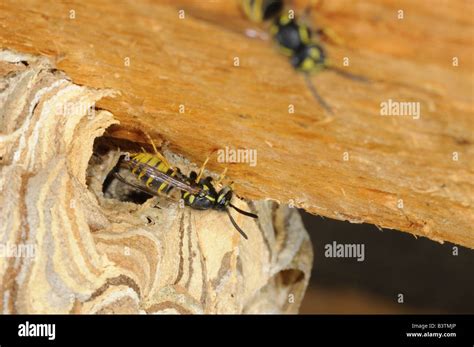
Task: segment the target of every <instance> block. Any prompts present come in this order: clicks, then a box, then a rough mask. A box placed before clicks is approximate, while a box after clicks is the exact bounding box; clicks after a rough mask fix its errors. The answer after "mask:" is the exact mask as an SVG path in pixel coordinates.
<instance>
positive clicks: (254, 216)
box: [229, 204, 258, 218]
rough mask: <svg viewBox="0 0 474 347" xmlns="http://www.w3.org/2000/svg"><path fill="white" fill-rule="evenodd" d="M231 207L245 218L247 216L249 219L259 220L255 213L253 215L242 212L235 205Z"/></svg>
mask: <svg viewBox="0 0 474 347" xmlns="http://www.w3.org/2000/svg"><path fill="white" fill-rule="evenodd" d="M229 206H230V207H232V208H233V209H234V210H236V211H237V212H239V213H240V214H243V215H244V216H247V217H252V218H258V216H257V215H256V214H254V213H251V212H247V211H244V210H241V209H240V208H238V207H237V206H235V205H232V204H229Z"/></svg>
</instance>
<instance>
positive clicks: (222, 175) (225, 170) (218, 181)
mask: <svg viewBox="0 0 474 347" xmlns="http://www.w3.org/2000/svg"><path fill="white" fill-rule="evenodd" d="M226 173H227V168H225V169H224V171H222V173H221V174H220V176H219V178H218V179H217V181H216V182H215V183H216V185H219V184H221V182H222V180H223V179H224V178H225V174H226Z"/></svg>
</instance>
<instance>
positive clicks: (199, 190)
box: [114, 138, 258, 239]
mask: <svg viewBox="0 0 474 347" xmlns="http://www.w3.org/2000/svg"><path fill="white" fill-rule="evenodd" d="M150 140H151V138H150ZM151 143H152V145H153V149H154V152H155V153H154V154H151V153H147V152H145V151H144V152H140V153H130V154H128V155H126V156H123V157H122V158H121V159H120V162H119V166H120V167H124V168H127V169H129V170H131V172H132V174H133V175H134V176H135V178H136V182H129V181H128V180H126V179H125V178H124V177H122V176H121V175H120V174H119V173H118V172H114V176H115V177H116V178H117V179H119V180H120V181H121V182H123V183H125V184H127V185H129V186H132V187H134V188H136V189H138V190H140V191H142V192H145V193H147V194H149V195H153V196H160V195H162V194H165V195H168V194H169V193H170V191H171V190H172V189H173V188H176V189H177V190H179V191H180V192H181V197H182V199H183V201H184V204H185V205H186V206H189V207H190V208H192V209H195V210H210V209H212V210H216V211H225V212H226V213H227V214H228V216H229V219H230V221H231V223H232V225H233V226H234V227H235V229H237V231H238V232H239V233H240V234H241V235H242V236H243V237H244V238H245V239H248V237H247V234H246V233H245V232H244V231H243V230H242V229H241V228H240V227H239V226H238V224H237V223H236V221H235V220H234V218H233V217H232V215H231V213H230V211H229V208H233V209H235V210H236V211H237V212H239V213H241V214H243V215H245V216H248V217H252V218H258V216H257V215H255V214H253V213H250V212H247V211H243V210H241V209H239V208H238V207H236V206H235V205H233V204H232V202H231V200H232V198H233V195H234V192H233V190H232V188H231V187H230V186H224V187H223V188H222V189H220V190H219V191H217V190H216V188H215V186H214V184H213V182H212V177H210V176H208V177H205V178H203V173H204V168H205V165H206V164H207V162H208V160H209V158H208V159H206V161H205V162H204V164H203V165H202V167H201V169H200V170H199V174H196V172H194V171H192V172H191V173H190V175H189V177H188V176H186V175H184V174H183V173H181V171H180V170H179V168H173V167H172V166H171V165H170V164H169V163H168V161H167V160H166V158H165V157H164V156H163V155H161V153H160V152H158V150H157V149H156V147H155V145H154V143H153V141H151ZM223 176H224V174H223V175H221V178H220V179H219V181H218V183H220V181H221V180H222V178H223Z"/></svg>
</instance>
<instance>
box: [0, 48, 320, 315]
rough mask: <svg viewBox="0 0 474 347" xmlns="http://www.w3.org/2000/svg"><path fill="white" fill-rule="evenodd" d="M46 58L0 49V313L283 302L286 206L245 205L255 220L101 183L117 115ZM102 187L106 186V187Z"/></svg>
mask: <svg viewBox="0 0 474 347" xmlns="http://www.w3.org/2000/svg"><path fill="white" fill-rule="evenodd" d="M113 94H114V93H113V92H111V91H108V90H94V89H90V88H86V87H83V86H78V85H75V84H74V83H72V82H71V81H70V80H69V79H68V78H67V76H65V74H63V73H62V72H60V71H58V70H56V69H54V67H53V65H52V64H51V62H50V61H48V60H47V59H45V58H36V57H32V56H27V55H21V54H17V53H13V52H9V51H0V157H1V158H0V160H1V161H0V191H1V194H0V236H1V244H0V251H1V252H2V254H1V257H0V269H1V270H0V271H1V272H0V282H1V284H0V288H1V291H2V300H1V301H0V305H1V308H2V311H3V312H4V313H99V312H100V313H140V312H147V313H264V312H275V313H278V312H288V313H291V312H297V310H298V307H299V304H300V302H301V300H302V297H303V294H304V291H305V289H306V286H307V284H308V280H309V275H310V271H311V265H312V250H311V243H310V240H309V237H308V235H307V233H306V231H305V229H304V227H303V224H302V222H301V219H300V216H299V214H298V211H297V210H295V209H290V208H288V207H284V206H278V205H277V204H276V203H272V202H262V201H260V202H251V203H248V204H247V203H245V202H243V201H241V200H238V199H236V200H237V201H236V202H235V203H236V204H237V205H238V206H239V207H240V208H245V209H250V210H252V211H253V212H255V213H257V214H258V216H259V219H258V220H253V219H251V218H247V217H245V216H242V215H238V214H237V215H235V218H236V220H237V222H238V223H239V225H240V226H241V227H242V229H244V230H245V231H246V232H247V233H248V235H249V240H248V241H246V240H244V239H243V238H242V237H240V235H239V234H238V233H237V232H236V231H235V230H234V229H233V227H232V225H231V224H230V222H229V220H228V218H227V216H226V214H223V213H219V212H217V211H195V210H191V209H189V208H179V206H176V205H175V204H172V203H169V202H164V201H157V199H156V198H153V199H149V200H146V201H145V202H144V203H142V204H138V203H136V201H135V202H133V201H127V200H126V199H119V198H118V197H120V196H124V195H123V194H118V193H117V190H118V189H124V188H123V186H122V188H120V187H118V185H117V184H116V183H115V185H116V187H115V188H114V186H112V187H109V188H107V192H106V194H104V182H105V180H106V179H107V174H108V173H109V172H110V170H111V169H112V168H113V166H114V165H115V164H116V163H117V160H118V157H117V151H114V150H110V151H107V152H105V153H96V154H94V155H93V148H94V141H95V139H96V138H98V137H100V136H101V135H102V134H103V133H104V131H105V129H106V128H107V127H109V126H110V125H112V124H114V123H117V121H116V120H114V117H113V115H112V114H111V113H109V112H107V111H103V110H95V109H94V103H95V102H96V101H97V100H98V99H100V98H102V97H105V96H113ZM114 192H115V193H117V194H115V195H114Z"/></svg>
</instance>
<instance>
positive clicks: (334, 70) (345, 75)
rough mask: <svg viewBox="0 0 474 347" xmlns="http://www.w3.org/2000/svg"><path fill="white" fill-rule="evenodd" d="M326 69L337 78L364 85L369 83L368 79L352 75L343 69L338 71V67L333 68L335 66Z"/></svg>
mask: <svg viewBox="0 0 474 347" xmlns="http://www.w3.org/2000/svg"><path fill="white" fill-rule="evenodd" d="M326 69H327V70H330V71H333V72H335V73H337V74H338V75H339V76H342V77H345V78H348V79H350V80H353V81H357V82H364V83H369V82H370V80H369V79H368V78H366V77H364V76H360V75H355V74H352V73H350V72H347V71H345V70H343V69H340V68H338V67H335V66H327V67H326Z"/></svg>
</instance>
